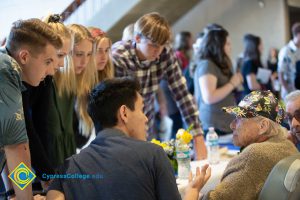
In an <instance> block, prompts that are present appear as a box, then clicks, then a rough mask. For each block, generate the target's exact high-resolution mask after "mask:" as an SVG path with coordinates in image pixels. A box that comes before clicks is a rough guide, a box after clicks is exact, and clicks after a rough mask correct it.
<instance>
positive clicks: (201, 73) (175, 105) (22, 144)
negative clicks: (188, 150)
mask: <svg viewBox="0 0 300 200" xmlns="http://www.w3.org/2000/svg"><path fill="white" fill-rule="evenodd" d="M292 34H293V38H292V40H291V41H289V43H288V44H287V45H286V46H284V47H283V48H282V49H281V50H280V52H279V51H278V50H277V49H275V48H271V49H270V52H269V55H268V60H267V61H266V62H263V60H262V52H263V38H260V37H259V36H257V35H254V34H252V33H247V34H245V35H244V37H243V44H244V50H243V52H242V53H241V54H240V55H239V57H238V59H237V60H236V62H233V61H232V60H231V43H233V42H235V41H231V40H230V31H229V30H226V28H225V27H222V26H221V25H219V24H208V25H207V26H206V27H205V28H204V29H203V31H202V32H201V33H199V34H198V35H197V38H196V40H195V41H194V42H193V35H192V33H191V32H189V31H182V32H180V33H178V34H177V35H176V36H175V37H174V44H172V42H173V38H172V34H171V28H170V25H169V23H168V21H167V19H165V18H164V17H162V16H161V15H160V14H159V13H154V12H153V13H148V14H145V15H143V16H141V17H140V18H139V19H138V20H137V21H136V22H134V23H132V24H129V25H128V26H127V27H126V28H125V29H124V32H123V37H122V38H120V41H118V42H116V43H114V44H113V43H112V41H111V39H110V38H109V35H107V34H106V33H105V32H104V31H103V30H101V29H100V28H98V27H85V26H83V25H80V24H71V25H64V24H63V23H62V22H61V18H60V16H59V15H56V14H53V15H49V16H47V17H46V18H45V19H43V21H42V20H39V19H28V20H19V21H17V22H15V23H14V24H13V26H12V29H11V31H10V34H9V36H8V37H7V39H6V41H5V43H4V44H3V46H2V48H1V50H0V51H1V54H0V82H1V84H0V85H1V86H0V112H1V114H0V129H1V130H0V158H1V160H0V164H1V165H0V168H1V172H2V180H3V184H2V185H3V186H2V188H3V189H4V191H5V193H6V196H7V197H8V198H14V197H17V198H20V199H32V189H33V190H41V191H47V190H49V189H50V192H49V193H48V198H49V199H52V198H53V199H64V198H66V199H76V198H78V199H82V198H87V196H88V197H90V198H91V199H93V198H97V197H100V196H101V197H102V198H104V199H110V198H111V199H113V198H116V199H118V198H120V197H123V198H124V195H125V196H126V198H127V199H135V198H136V197H140V196H144V197H145V199H155V198H172V199H180V195H179V193H178V190H177V187H176V181H175V178H174V176H173V174H172V169H171V167H170V164H169V163H168V159H167V157H166V155H165V154H164V152H163V151H162V150H161V148H159V147H157V146H154V145H152V144H149V143H148V142H146V140H147V139H148V140H150V139H152V138H159V128H157V127H156V126H157V120H158V121H159V123H163V121H162V119H163V118H164V117H165V116H168V117H169V118H170V119H171V120H172V122H173V123H172V128H171V136H170V138H175V137H176V136H175V134H176V132H177V130H178V129H180V128H183V127H188V126H190V125H193V128H192V130H191V133H192V135H193V142H194V144H193V148H194V157H193V159H195V160H200V159H205V158H206V156H207V152H206V146H205V140H204V138H205V135H206V133H207V132H208V129H209V127H214V128H215V131H216V133H217V134H218V135H219V136H223V135H229V134H232V133H233V132H234V133H235V134H245V135H247V134H248V135H247V136H249V135H251V134H250V133H249V132H247V131H243V130H242V128H243V127H244V129H245V127H246V128H253V127H256V125H258V124H259V127H260V128H257V129H256V128H253V130H252V131H254V132H255V133H252V135H251V137H252V138H254V139H253V140H250V139H249V138H250V136H249V137H246V136H245V137H244V138H243V137H242V136H240V135H239V137H238V136H236V138H234V139H233V141H234V143H235V145H237V146H239V147H241V148H242V149H246V150H245V151H243V152H242V153H241V154H240V155H239V157H238V158H236V160H234V161H232V163H230V164H229V167H228V168H227V170H226V171H225V174H224V176H223V179H222V182H221V183H220V184H219V185H218V187H217V188H216V189H215V190H214V191H211V192H210V193H208V194H205V195H204V197H203V199H220V198H221V197H222V198H223V199H231V198H233V196H234V195H235V193H236V192H235V190H236V189H235V188H234V187H233V189H232V190H228V188H230V187H231V186H233V185H236V186H244V185H245V184H242V183H241V182H243V181H244V180H245V179H243V177H242V175H241V173H244V175H245V174H246V173H252V172H253V171H255V170H258V169H256V168H255V166H253V163H258V162H263V159H261V158H258V157H259V156H256V155H259V153H260V152H262V151H263V150H262V149H271V148H280V149H282V151H281V152H278V153H277V154H276V155H274V154H273V153H271V150H270V151H267V153H266V155H265V156H268V157H270V158H272V163H271V164H270V165H268V166H266V167H265V169H263V170H262V172H261V174H260V176H259V177H258V178H257V180H255V182H257V183H258V184H260V186H259V187H257V188H258V189H257V188H251V190H250V189H249V188H248V193H247V192H246V193H244V197H245V198H249V197H251V198H253V197H257V195H258V193H259V191H260V189H261V187H262V184H263V183H264V181H265V179H266V177H267V174H268V172H270V170H271V169H272V167H273V166H274V165H275V164H276V163H277V162H278V161H279V160H280V159H282V158H284V157H287V156H289V155H292V154H293V153H296V152H297V150H296V148H295V146H296V147H297V148H298V150H299V149H300V136H299V132H300V128H299V126H300V92H299V90H297V89H300V23H296V24H294V25H293V27H292ZM128 77H131V78H128ZM280 99H281V100H284V101H285V103H286V108H287V114H286V116H287V117H286V120H284V119H285V118H284V111H282V113H281V109H282V107H281V104H280V102H279V100H280ZM250 100H251V101H250ZM267 100H270V101H271V104H270V103H268V101H267ZM155 102H157V103H155ZM257 102H259V105H258V104H257ZM269 104H270V106H269V107H268V106H267V107H263V108H262V107H261V105H269ZM156 106H158V109H155V107H156ZM250 107H251V109H252V110H251V109H249V108H250ZM224 109H225V111H226V112H224ZM276 109H277V110H276ZM278 109H280V111H279V110H278ZM157 110H158V114H157V113H156V111H157ZM276 112H277V113H276ZM228 113H229V114H233V115H228ZM284 121H285V122H284ZM281 125H283V126H285V127H287V128H288V129H289V132H287V131H286V130H285V129H282V127H281ZM275 133H276V134H275ZM91 138H92V139H93V138H96V139H95V140H94V141H93V142H92V143H91V144H90V145H89V146H88V147H87V148H84V149H83V150H82V151H81V152H80V153H79V154H77V153H78V150H79V149H82V147H83V146H85V145H88V141H90V140H91ZM246 139H248V140H246ZM288 139H289V140H290V141H292V142H293V144H294V145H292V143H291V142H289V141H288ZM267 141H271V142H274V141H275V142H276V143H278V146H276V145H273V146H272V145H269V144H268V143H267ZM254 143H259V144H254ZM255 145H256V146H255ZM128 146H129V147H130V148H128ZM249 155H250V156H249ZM126 156H127V157H128V158H126ZM248 156H249V157H251V158H252V159H253V160H251V163H252V164H251V163H250V164H249V165H248V164H246V166H247V167H248V168H247V169H245V168H244V169H243V170H246V171H241V170H236V169H237V168H239V167H240V165H242V164H243V163H244V159H245V158H244V157H248ZM68 158H69V159H68ZM66 159H67V160H66ZM124 159H125V160H126V161H125V160H124ZM258 159H260V160H258ZM20 162H23V163H25V164H26V166H28V167H29V168H30V167H32V168H33V169H34V171H35V174H36V176H37V178H38V179H37V180H36V181H35V182H34V183H33V187H32V186H31V184H30V185H29V186H28V187H26V189H24V190H21V189H19V188H18V187H16V186H15V185H14V184H12V182H11V181H10V180H9V179H8V176H7V175H8V174H9V173H10V172H12V170H13V169H14V168H15V167H17V166H18V165H19V163H20ZM98 162H100V164H99V163H98ZM249 162H250V161H249ZM102 163H105V164H102ZM121 165H124V166H125V167H124V166H123V167H120V166H121ZM147 167H149V169H148V168H147ZM240 168H241V167H240ZM112 169H113V171H112V174H110V170H112ZM115 169H116V170H115ZM101 170H102V172H103V173H105V174H106V175H108V176H110V178H111V179H110V180H106V181H105V182H104V183H102V182H101V183H100V180H97V181H98V182H97V181H95V182H93V183H90V184H85V182H82V181H80V182H76V181H70V180H68V181H62V180H49V179H47V178H45V177H44V176H43V174H55V173H60V174H63V173H77V172H78V173H79V172H86V173H87V172H88V171H94V172H95V173H96V172H97V171H101ZM147 170H150V172H151V173H149V171H147ZM230 170H236V172H235V175H234V176H235V177H236V180H233V178H231V177H230V176H229V175H228V174H229V171H230ZM247 170H249V171H247ZM120 173H122V177H123V179H126V180H120V178H119V175H120ZM210 173H211V172H210V168H209V167H208V166H204V167H202V168H201V170H200V169H197V174H196V177H195V178H192V177H190V179H189V186H188V188H187V190H186V195H185V199H198V198H199V191H200V189H201V188H202V187H203V185H204V184H205V183H206V182H207V180H208V178H209V176H210ZM227 173H228V174H227ZM124 177H125V178H124ZM138 177H142V178H143V179H141V180H139V178H138ZM144 180H147V181H144ZM246 180H247V179H246ZM245 183H246V182H245ZM80 185H81V186H80ZM108 185H109V186H108ZM121 185H122V186H121ZM117 186H118V187H119V189H118V192H113V189H114V187H117ZM120 186H121V188H123V189H124V190H122V189H120ZM229 186H230V187H229ZM246 186H247V187H248V186H249V185H245V187H246ZM80 187H81V189H82V190H77V188H80ZM88 188H92V189H94V190H95V191H94V192H89V189H88ZM137 188H139V191H137ZM170 194H172V195H173V196H172V197H171V196H170ZM225 197H226V198H225ZM239 197H240V196H239ZM35 198H36V199H38V198H44V197H41V196H36V197H35ZM233 199H234V198H233Z"/></svg>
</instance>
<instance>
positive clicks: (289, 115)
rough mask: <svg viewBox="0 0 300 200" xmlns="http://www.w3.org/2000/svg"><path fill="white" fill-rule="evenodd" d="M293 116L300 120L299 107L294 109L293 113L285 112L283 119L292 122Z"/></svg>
mask: <svg viewBox="0 0 300 200" xmlns="http://www.w3.org/2000/svg"><path fill="white" fill-rule="evenodd" d="M293 118H295V119H296V120H297V121H298V122H300V109H299V110H295V112H294V114H293V115H292V114H291V113H286V115H285V119H286V120H287V121H288V122H289V123H292V121H293Z"/></svg>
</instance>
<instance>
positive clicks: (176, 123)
mask: <svg viewBox="0 0 300 200" xmlns="http://www.w3.org/2000/svg"><path fill="white" fill-rule="evenodd" d="M169 117H170V118H171V119H172V121H173V126H172V132H171V139H175V138H176V133H177V131H178V129H180V128H183V121H182V117H181V114H180V112H179V111H178V112H176V113H175V114H172V115H169Z"/></svg>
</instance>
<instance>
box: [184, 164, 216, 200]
mask: <svg viewBox="0 0 300 200" xmlns="http://www.w3.org/2000/svg"><path fill="white" fill-rule="evenodd" d="M210 175H211V168H210V167H209V166H208V164H206V165H204V166H203V167H201V171H200V168H199V167H197V169H196V177H195V178H194V179H193V175H192V172H190V175H189V184H188V186H187V188H186V190H185V195H184V200H197V199H199V194H200V190H201V189H202V188H203V186H204V185H205V184H206V182H207V181H208V179H209V178H210Z"/></svg>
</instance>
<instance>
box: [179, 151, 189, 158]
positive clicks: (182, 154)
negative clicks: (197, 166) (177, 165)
mask: <svg viewBox="0 0 300 200" xmlns="http://www.w3.org/2000/svg"><path fill="white" fill-rule="evenodd" d="M189 157H190V151H176V158H179V159H182V158H189Z"/></svg>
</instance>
